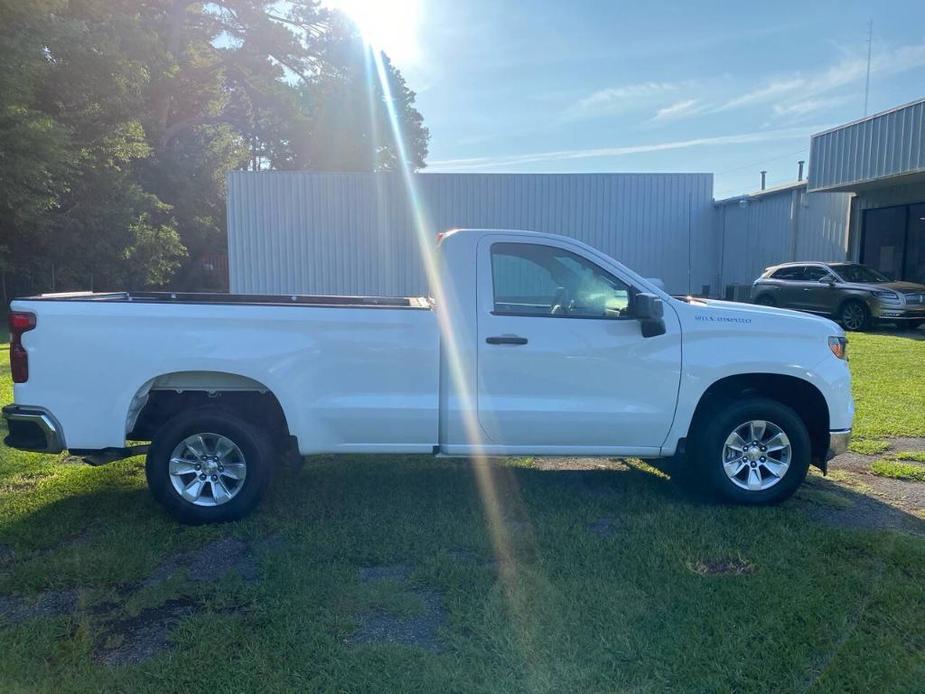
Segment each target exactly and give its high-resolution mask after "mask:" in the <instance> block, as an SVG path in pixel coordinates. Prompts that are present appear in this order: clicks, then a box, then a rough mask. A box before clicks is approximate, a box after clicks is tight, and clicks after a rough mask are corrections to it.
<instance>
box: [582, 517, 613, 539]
mask: <svg viewBox="0 0 925 694" xmlns="http://www.w3.org/2000/svg"><path fill="white" fill-rule="evenodd" d="M588 532H590V533H591V534H592V535H597V536H598V537H600V538H608V537H613V536H614V535H616V533H617V528H616V525H615V524H614V522H613V519H612V518H598V519H597V520H596V521H594V522H593V523H590V524H589V525H588Z"/></svg>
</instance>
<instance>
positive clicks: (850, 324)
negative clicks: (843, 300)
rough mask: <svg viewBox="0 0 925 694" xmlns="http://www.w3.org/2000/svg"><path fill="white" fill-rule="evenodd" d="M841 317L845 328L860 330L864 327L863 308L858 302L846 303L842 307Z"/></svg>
mask: <svg viewBox="0 0 925 694" xmlns="http://www.w3.org/2000/svg"><path fill="white" fill-rule="evenodd" d="M841 319H842V323H844V325H845V328H846V329H847V330H860V329H861V328H863V327H864V319H865V315H864V308H863V307H862V306H861V305H860V304H848V305H847V306H845V308H844V309H842V315H841Z"/></svg>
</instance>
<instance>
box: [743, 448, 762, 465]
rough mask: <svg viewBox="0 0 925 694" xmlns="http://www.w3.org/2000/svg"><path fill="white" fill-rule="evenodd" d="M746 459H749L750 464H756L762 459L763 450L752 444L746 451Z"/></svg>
mask: <svg viewBox="0 0 925 694" xmlns="http://www.w3.org/2000/svg"><path fill="white" fill-rule="evenodd" d="M745 457H746V458H748V459H749V461H750V462H753V463H754V462H755V461H757V460H758V459H759V458H761V449H760V448H759V447H758V446H756V445H755V444H752V445H751V446H749V447H748V448H747V449H746V450H745Z"/></svg>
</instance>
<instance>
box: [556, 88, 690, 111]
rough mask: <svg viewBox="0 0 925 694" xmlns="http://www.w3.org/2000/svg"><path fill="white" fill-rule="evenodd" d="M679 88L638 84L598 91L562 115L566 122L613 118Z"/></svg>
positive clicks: (579, 101)
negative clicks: (603, 117) (605, 117)
mask: <svg viewBox="0 0 925 694" xmlns="http://www.w3.org/2000/svg"><path fill="white" fill-rule="evenodd" d="M680 86H681V85H678V84H675V83H672V82H640V83H638V84H626V85H623V86H620V87H609V88H607V89H599V90H598V91H596V92H594V93H592V94H590V95H588V96H586V97H585V98H583V99H580V100H578V101H577V102H575V103H574V104H572V105H571V106H569V107H568V108H567V109H566V111H565V114H564V115H565V118H566V119H568V120H581V119H586V118H600V117H602V116H613V115H616V114H619V113H625V112H626V111H629V110H632V109H634V108H641V107H644V106H647V105H649V104H651V103H652V101H653V100H655V99H658V98H659V97H662V96H664V95H666V94H670V93H672V92H676V91H677V90H678V89H679V88H680Z"/></svg>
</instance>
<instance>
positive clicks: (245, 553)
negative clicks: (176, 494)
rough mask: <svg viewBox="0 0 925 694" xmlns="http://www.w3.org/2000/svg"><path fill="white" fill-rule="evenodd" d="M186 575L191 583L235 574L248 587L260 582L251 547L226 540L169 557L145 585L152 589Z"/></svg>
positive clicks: (149, 577) (146, 580)
mask: <svg viewBox="0 0 925 694" xmlns="http://www.w3.org/2000/svg"><path fill="white" fill-rule="evenodd" d="M182 572H186V575H187V576H188V577H189V578H190V579H191V580H193V581H217V580H219V579H221V578H224V577H225V576H227V575H228V574H229V573H233V574H237V575H238V576H240V577H241V578H242V579H244V580H245V581H247V582H248V583H253V582H255V581H257V580H258V579H259V578H260V571H259V567H258V564H257V560H256V558H255V557H254V554H253V552H252V551H251V548H250V546H249V545H248V544H247V543H246V542H242V541H241V540H235V539H233V538H225V539H221V540H216V541H215V542H210V543H209V544H206V545H204V546H203V547H202V548H200V549H198V550H195V551H193V552H184V553H182V554H177V555H175V556H173V557H170V558H169V559H167V560H166V561H164V562H163V563H162V564H161V565H160V566H158V567H157V568H156V569H155V570H154V571H153V572H152V573H151V575H150V576H148V578H147V579H145V581H144V585H145V586H155V585H158V584H160V583H164V582H165V581H167V580H169V579H171V578H173V577H174V576H176V575H178V574H180V573H182Z"/></svg>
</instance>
